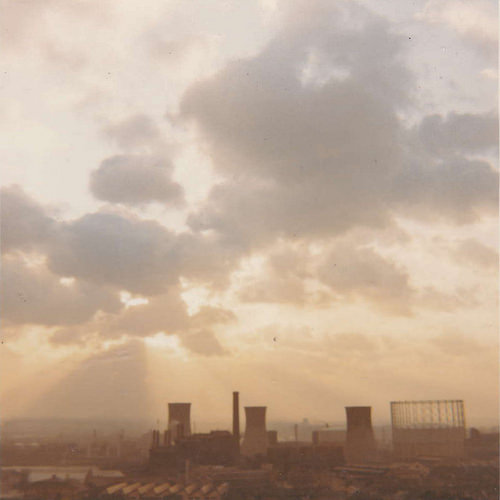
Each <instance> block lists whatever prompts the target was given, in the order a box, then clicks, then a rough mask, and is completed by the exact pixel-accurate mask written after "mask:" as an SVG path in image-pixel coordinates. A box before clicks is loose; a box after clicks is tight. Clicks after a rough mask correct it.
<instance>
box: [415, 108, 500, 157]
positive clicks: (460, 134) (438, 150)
mask: <svg viewBox="0 0 500 500" xmlns="http://www.w3.org/2000/svg"><path fill="white" fill-rule="evenodd" d="M418 135H419V138H420V140H421V141H422V143H423V147H424V148H425V149H426V150H427V151H429V152H430V153H433V154H438V155H442V154H445V155H446V154H457V153H476V152H488V151H490V152H495V151H496V150H498V116H497V114H496V113H493V112H490V113H483V114H472V113H466V114H457V113H450V114H449V115H448V116H446V117H442V116H440V115H430V116H426V117H425V118H424V119H423V120H422V121H421V123H420V125H419V129H418Z"/></svg>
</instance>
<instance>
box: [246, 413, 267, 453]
mask: <svg viewBox="0 0 500 500" xmlns="http://www.w3.org/2000/svg"><path fill="white" fill-rule="evenodd" d="M245 418H246V424H245V436H244V438H243V443H242V444H241V453H242V454H243V455H246V456H255V455H265V454H266V453H267V430H266V407H265V406H245Z"/></svg>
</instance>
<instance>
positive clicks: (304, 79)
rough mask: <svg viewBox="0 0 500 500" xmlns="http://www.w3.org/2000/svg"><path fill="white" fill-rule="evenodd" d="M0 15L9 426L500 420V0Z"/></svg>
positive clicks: (270, 2)
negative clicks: (242, 413)
mask: <svg viewBox="0 0 500 500" xmlns="http://www.w3.org/2000/svg"><path fill="white" fill-rule="evenodd" d="M0 4H1V5H0V9H1V11H2V16H1V19H0V23H1V27H0V34H1V35H0V36H1V40H0V43H1V45H2V76H1V81H2V104H1V107H0V109H1V111H0V122H1V125H2V133H1V139H0V140H1V141H2V145H1V151H2V156H3V164H4V170H3V175H2V220H1V223H2V253H3V260H2V263H3V276H2V278H3V279H2V286H3V290H2V319H3V325H2V326H3V334H2V341H3V343H2V344H1V349H0V356H1V360H0V361H1V366H2V376H1V382H2V383H1V386H2V387H1V389H2V392H1V399H0V404H1V411H2V414H3V416H4V417H5V418H9V417H14V416H35V417H37V416H62V417H75V416H83V417H90V416H92V417H95V416H97V417H122V418H123V417H125V418H139V417H140V418H147V419H150V420H151V421H152V422H154V421H156V419H157V418H159V419H160V420H162V421H164V420H165V417H166V413H165V408H166V403H167V401H191V402H192V403H193V414H194V418H195V419H196V420H197V422H200V425H203V422H204V421H209V420H216V419H220V420H223V421H226V420H227V421H228V422H229V418H230V397H231V396H230V393H231V391H233V390H239V391H240V392H241V402H242V404H244V405H267V406H268V407H269V410H268V417H269V418H270V419H285V418H289V419H301V418H303V417H308V418H309V419H310V420H312V421H318V422H334V421H342V419H343V414H344V413H343V412H344V406H346V405H371V406H372V407H373V417H374V421H375V422H386V421H388V420H389V402H390V401H391V400H404V399H464V400H465V405H466V418H467V421H468V424H470V425H483V424H484V425H489V424H494V423H495V422H496V421H497V416H498V334H497V331H498V302H497V288H498V251H497V242H498V220H497V214H498V162H497V158H498V115H497V89H498V76H497V74H498V67H497V66H498V56H497V44H498V40H497V18H498V6H497V2H494V1H493V0H491V1H490V0H476V1H474V2H466V1H462V0H427V1H426V0H420V1H416V2H413V1H412V2H409V1H407V2H405V1H395V0H392V1H389V0H360V1H357V2H354V1H333V0H328V1H326V0H325V1H321V0H318V1H311V0H307V1H299V0H297V1H295V0H292V1H285V0H282V1H279V0H260V1H257V0H256V1H250V0H248V1H240V0H234V1H225V0H224V1H223V0H220V1H203V2H195V1H189V0H188V1H186V0H183V1H180V0H179V1H167V0H165V1H153V0H147V1H139V0H128V1H119V2H116V1H112V0H93V1H84V0H82V1H76V2H67V1H65V0H31V1H29V2H16V1H9V0H6V1H2V2H0Z"/></svg>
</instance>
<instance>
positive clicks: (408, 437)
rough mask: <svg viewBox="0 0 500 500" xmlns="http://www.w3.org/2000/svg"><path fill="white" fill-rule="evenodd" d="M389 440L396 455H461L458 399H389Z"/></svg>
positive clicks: (462, 431)
mask: <svg viewBox="0 0 500 500" xmlns="http://www.w3.org/2000/svg"><path fill="white" fill-rule="evenodd" d="M391 420H392V443H393V451H394V455H395V457H396V458H398V459H400V460H409V459H412V458H415V457H419V456H420V457H455V458H461V457H464V455H465V412H464V402H463V401H462V400H439V401H438V400H436V401H392V402H391Z"/></svg>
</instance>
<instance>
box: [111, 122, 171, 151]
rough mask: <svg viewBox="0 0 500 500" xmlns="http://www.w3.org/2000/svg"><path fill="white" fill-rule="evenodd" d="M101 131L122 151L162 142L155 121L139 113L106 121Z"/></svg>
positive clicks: (157, 144) (150, 146) (147, 146)
mask: <svg viewBox="0 0 500 500" xmlns="http://www.w3.org/2000/svg"><path fill="white" fill-rule="evenodd" d="M103 133H104V135H105V137H107V138H108V139H109V140H111V141H112V142H114V143H115V144H116V145H117V146H118V147H120V149H122V150H123V151H129V150H137V149H139V150H143V149H150V148H154V147H158V146H159V145H160V144H161V142H162V140H161V139H162V137H161V133H160V129H159V128H158V126H157V125H156V123H155V121H154V120H153V119H152V118H150V117H149V116H147V115H145V114H141V113H138V114H135V115H132V116H129V117H127V118H125V119H123V120H120V121H117V122H111V123H108V124H107V125H106V126H104V127H103Z"/></svg>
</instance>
